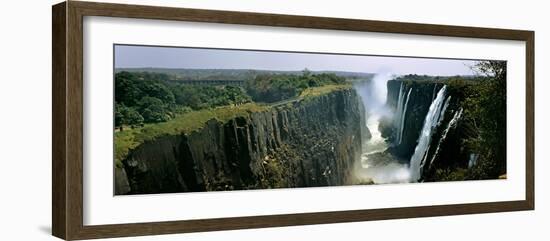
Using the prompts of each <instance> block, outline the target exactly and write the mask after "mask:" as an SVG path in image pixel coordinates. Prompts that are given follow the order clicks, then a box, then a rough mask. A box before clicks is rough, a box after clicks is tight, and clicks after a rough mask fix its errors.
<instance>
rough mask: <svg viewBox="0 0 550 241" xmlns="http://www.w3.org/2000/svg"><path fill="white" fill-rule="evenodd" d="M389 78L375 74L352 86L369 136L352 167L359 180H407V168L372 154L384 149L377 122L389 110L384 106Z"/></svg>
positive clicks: (398, 181)
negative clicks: (358, 159)
mask: <svg viewBox="0 0 550 241" xmlns="http://www.w3.org/2000/svg"><path fill="white" fill-rule="evenodd" d="M391 78H392V75H391V74H389V73H385V74H377V75H376V76H375V77H374V78H373V79H372V80H371V81H369V82H364V83H363V84H357V85H355V86H354V87H355V90H356V91H357V93H358V94H359V96H361V100H362V102H363V105H364V106H365V109H366V112H367V113H366V115H367V116H366V117H367V119H366V122H367V123H366V125H367V127H368V129H369V131H370V133H371V138H370V139H369V140H368V141H367V142H366V145H365V149H364V150H363V154H362V155H361V160H360V161H361V162H360V165H358V168H357V170H356V172H357V173H356V176H357V177H358V178H359V179H360V180H363V181H372V182H374V183H403V182H408V181H409V169H408V167H407V166H406V165H403V164H400V163H397V162H385V161H382V160H373V159H372V158H371V157H372V155H373V154H377V153H378V154H382V153H383V152H384V151H386V150H387V149H388V143H387V141H386V139H385V138H384V137H382V133H380V131H379V125H380V121H381V119H382V118H384V117H391V115H392V113H391V111H390V110H389V109H388V108H387V106H386V98H387V97H386V96H387V92H388V89H387V82H388V80H390V79H391Z"/></svg>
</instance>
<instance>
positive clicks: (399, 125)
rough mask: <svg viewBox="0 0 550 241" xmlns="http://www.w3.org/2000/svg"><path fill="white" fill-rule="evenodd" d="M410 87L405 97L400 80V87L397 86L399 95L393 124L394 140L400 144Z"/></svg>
mask: <svg viewBox="0 0 550 241" xmlns="http://www.w3.org/2000/svg"><path fill="white" fill-rule="evenodd" d="M411 91H412V88H411V89H409V91H408V92H407V94H406V95H407V97H406V98H405V93H404V91H403V82H401V87H399V97H398V98H397V108H396V116H395V117H394V126H395V129H396V130H395V140H394V143H395V144H396V145H399V144H401V141H402V139H403V130H404V126H405V116H406V114H407V106H408V104H409V97H410V96H411Z"/></svg>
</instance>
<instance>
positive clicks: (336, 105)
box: [113, 44, 506, 195]
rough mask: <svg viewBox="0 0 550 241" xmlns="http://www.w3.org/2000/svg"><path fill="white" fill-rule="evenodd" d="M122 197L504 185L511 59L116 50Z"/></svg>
mask: <svg viewBox="0 0 550 241" xmlns="http://www.w3.org/2000/svg"><path fill="white" fill-rule="evenodd" d="M114 70H115V71H114V86H115V94H114V103H113V105H114V120H113V124H114V126H113V127H114V128H113V131H114V163H113V166H114V175H115V195H129V194H158V193H179V192H204V191H230V190H253V189H273V188H305V187H325V186H344V185H374V184H402V183H424V182H443V181H468V180H487V179H505V178H506V61H499V60H478V59H444V58H425V57H414V56H413V57H406V56H373V55H354V54H338V53H306V52H282V51H268V50H240V49H214V48H190V47H166V46H141V45H123V44H116V45H114Z"/></svg>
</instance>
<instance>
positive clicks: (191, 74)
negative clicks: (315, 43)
mask: <svg viewBox="0 0 550 241" xmlns="http://www.w3.org/2000/svg"><path fill="white" fill-rule="evenodd" d="M116 72H117V73H119V72H132V73H143V72H149V73H159V74H166V75H169V76H170V77H171V79H172V80H174V81H186V80H216V79H219V80H247V79H253V78H255V77H256V76H260V75H301V74H302V71H301V70H295V71H283V70H258V69H178V68H117V69H116ZM310 72H311V73H312V74H335V75H338V76H341V77H344V78H346V79H368V78H372V77H373V76H374V74H372V73H361V72H348V71H310Z"/></svg>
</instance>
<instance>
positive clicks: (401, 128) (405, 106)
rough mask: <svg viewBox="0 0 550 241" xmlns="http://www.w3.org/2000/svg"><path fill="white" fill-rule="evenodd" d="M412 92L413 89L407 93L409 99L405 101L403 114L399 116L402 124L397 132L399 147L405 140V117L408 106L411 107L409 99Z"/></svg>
mask: <svg viewBox="0 0 550 241" xmlns="http://www.w3.org/2000/svg"><path fill="white" fill-rule="evenodd" d="M411 91H412V88H411V89H409V92H408V93H407V98H406V100H405V104H404V105H403V110H402V111H401V112H402V113H401V115H400V116H399V119H400V123H399V129H398V132H397V134H398V136H399V138H397V145H399V144H401V141H402V140H403V131H404V128H405V116H406V114H407V106H409V98H410V97H411Z"/></svg>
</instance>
